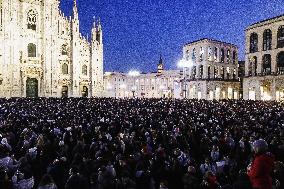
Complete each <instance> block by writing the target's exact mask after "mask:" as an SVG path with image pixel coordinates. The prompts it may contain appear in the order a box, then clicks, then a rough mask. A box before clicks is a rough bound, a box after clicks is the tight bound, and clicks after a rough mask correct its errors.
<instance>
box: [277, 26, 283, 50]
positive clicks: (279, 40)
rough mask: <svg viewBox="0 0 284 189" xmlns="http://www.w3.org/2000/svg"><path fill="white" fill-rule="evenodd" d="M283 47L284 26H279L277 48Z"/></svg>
mask: <svg viewBox="0 0 284 189" xmlns="http://www.w3.org/2000/svg"><path fill="white" fill-rule="evenodd" d="M283 47H284V26H280V27H279V29H278V32H277V48H283Z"/></svg>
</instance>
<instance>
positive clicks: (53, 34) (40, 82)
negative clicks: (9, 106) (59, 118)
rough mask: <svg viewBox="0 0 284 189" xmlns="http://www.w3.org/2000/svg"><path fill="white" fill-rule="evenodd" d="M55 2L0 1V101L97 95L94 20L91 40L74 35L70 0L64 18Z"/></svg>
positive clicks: (99, 73) (99, 78)
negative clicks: (68, 12) (69, 7)
mask: <svg viewBox="0 0 284 189" xmlns="http://www.w3.org/2000/svg"><path fill="white" fill-rule="evenodd" d="M59 3H60V2H59V0H0V44H1V45H0V97H67V96H70V97H82V96H83V97H93V96H100V94H102V91H103V41H102V27H101V24H100V22H99V21H95V22H94V24H93V28H92V32H91V39H90V40H88V39H87V38H86V37H84V36H82V35H81V34H80V32H79V18H78V8H77V4H76V0H74V5H73V15H72V16H70V17H66V16H64V14H63V13H62V12H61V10H60V7H59Z"/></svg>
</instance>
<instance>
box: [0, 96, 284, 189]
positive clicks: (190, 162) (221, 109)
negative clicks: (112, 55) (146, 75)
mask: <svg viewBox="0 0 284 189" xmlns="http://www.w3.org/2000/svg"><path fill="white" fill-rule="evenodd" d="M261 139H263V140H261ZM264 140H265V141H266V143H265V142H263V141H264ZM263 144H264V145H263ZM266 144H268V145H266ZM269 152H270V153H269ZM272 154H273V155H272ZM283 154H284V107H283V105H282V104H280V103H278V102H273V101H265V102H263V101H244V100H220V101H206V100H179V99H137V98H133V99H114V98H63V99H59V98H3V99H0V188H1V189H2V188H7V189H10V188H12V189H36V188H58V189H64V188H66V189H73V188H74V189H75V188H76V189H113V188H114V189H136V188H138V189H139V188H143V189H146V188H150V189H159V188H163V189H165V188H167V189H176V188H180V189H186V188H197V189H200V188H218V187H224V188H225V187H226V188H230V187H231V188H233V187H235V188H242V187H243V188H249V183H250V182H251V184H252V187H253V188H254V189H255V188H258V189H262V188H265V189H266V188H269V189H270V188H271V187H273V186H274V187H276V186H278V187H283V185H284V181H283V178H284V177H283V157H284V155H283ZM251 160H252V163H251V166H250V167H251V168H250V169H249V170H248V172H247V174H242V175H241V176H240V177H238V173H239V171H240V170H242V169H245V168H247V166H248V165H249V164H250V162H251ZM274 160H275V161H276V162H277V163H276V164H275V169H274V166H273V162H274ZM273 169H274V172H273ZM69 170H70V171H69ZM2 186H3V187H2Z"/></svg>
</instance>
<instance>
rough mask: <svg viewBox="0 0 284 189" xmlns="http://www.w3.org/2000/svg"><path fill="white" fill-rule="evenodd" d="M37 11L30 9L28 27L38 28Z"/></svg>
mask: <svg viewBox="0 0 284 189" xmlns="http://www.w3.org/2000/svg"><path fill="white" fill-rule="evenodd" d="M36 21H37V19H36V12H35V11H34V10H30V11H29V12H28V15H27V23H28V29H31V30H34V31H35V30H36Z"/></svg>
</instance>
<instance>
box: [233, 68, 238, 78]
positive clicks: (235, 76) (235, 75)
mask: <svg viewBox="0 0 284 189" xmlns="http://www.w3.org/2000/svg"><path fill="white" fill-rule="evenodd" d="M233 79H237V70H236V68H234V72H233Z"/></svg>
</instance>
